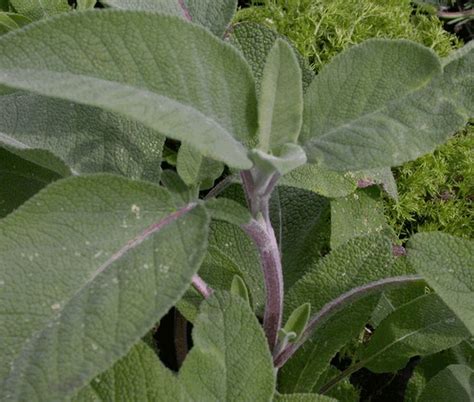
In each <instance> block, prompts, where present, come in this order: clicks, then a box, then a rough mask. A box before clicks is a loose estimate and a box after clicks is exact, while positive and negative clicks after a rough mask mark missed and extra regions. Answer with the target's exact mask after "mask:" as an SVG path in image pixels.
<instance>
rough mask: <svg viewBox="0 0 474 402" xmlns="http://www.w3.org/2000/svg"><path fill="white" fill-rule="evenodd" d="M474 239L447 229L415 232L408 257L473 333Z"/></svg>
mask: <svg viewBox="0 0 474 402" xmlns="http://www.w3.org/2000/svg"><path fill="white" fill-rule="evenodd" d="M473 256H474V242H473V241H472V240H469V239H461V238H456V237H454V236H451V235H448V234H446V233H436V232H434V233H417V234H416V235H414V236H413V237H412V238H411V239H410V241H409V243H408V258H409V260H410V263H411V264H412V265H413V267H414V268H415V269H416V271H418V272H419V273H420V274H421V275H423V277H424V278H425V280H426V281H427V282H428V284H429V285H430V286H431V287H432V288H433V289H434V290H435V291H436V292H437V293H438V294H439V296H440V297H441V298H442V299H443V301H444V302H445V303H446V304H447V305H448V306H449V307H450V308H451V309H452V310H453V311H454V312H455V313H456V314H457V316H458V317H459V318H460V319H461V321H462V322H463V323H464V324H465V325H466V327H467V328H468V329H469V330H470V331H471V333H472V334H474V260H473Z"/></svg>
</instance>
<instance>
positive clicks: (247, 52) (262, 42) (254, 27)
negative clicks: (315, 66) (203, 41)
mask: <svg viewBox="0 0 474 402" xmlns="http://www.w3.org/2000/svg"><path fill="white" fill-rule="evenodd" d="M277 39H282V40H285V41H287V42H288V43H289V44H290V46H292V47H293V45H292V44H291V43H290V42H289V41H288V39H287V38H286V37H284V36H282V35H280V34H278V33H277V32H276V31H272V30H271V29H269V28H267V27H265V26H263V25H260V24H255V23H252V22H243V23H239V24H235V25H233V26H232V29H231V30H230V33H229V40H230V43H232V44H233V45H234V46H235V47H236V48H237V49H239V50H240V51H241V52H242V54H243V55H244V57H245V59H246V60H247V62H248V63H249V64H250V67H251V68H252V71H253V74H254V77H255V81H256V84H257V89H258V90H259V89H260V85H261V81H262V77H263V69H264V66H265V61H266V59H267V55H268V53H269V52H270V49H271V48H272V46H273V45H274V43H275V41H276V40H277ZM293 51H294V52H295V54H296V57H297V58H298V63H299V65H300V68H301V71H302V80H303V90H305V89H306V88H307V87H308V86H309V84H310V82H311V81H312V80H313V78H314V72H313V71H312V70H311V69H310V68H309V67H308V65H307V62H306V60H305V59H304V57H303V56H301V54H300V53H299V52H298V51H297V50H296V49H295V48H294V47H293Z"/></svg>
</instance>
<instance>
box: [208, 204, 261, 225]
mask: <svg viewBox="0 0 474 402" xmlns="http://www.w3.org/2000/svg"><path fill="white" fill-rule="evenodd" d="M206 208H207V210H208V211H209V213H210V215H211V217H212V219H217V220H221V221H224V222H228V223H232V224H234V225H237V226H241V225H245V224H246V223H249V222H250V220H251V219H252V215H250V212H249V210H248V209H247V208H245V207H243V206H242V205H241V204H239V203H238V202H236V201H233V200H230V199H228V198H224V197H219V198H213V199H210V200H208V201H206Z"/></svg>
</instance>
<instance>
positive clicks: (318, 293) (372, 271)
mask: <svg viewBox="0 0 474 402" xmlns="http://www.w3.org/2000/svg"><path fill="white" fill-rule="evenodd" d="M393 261H394V260H393V256H392V247H391V244H390V242H389V240H388V239H386V238H384V237H382V236H376V235H372V236H365V237H357V238H354V239H351V240H349V241H348V242H347V243H345V244H344V245H342V246H341V247H339V248H337V249H336V250H334V251H332V252H331V253H330V254H328V255H327V256H326V257H324V258H323V259H321V260H320V261H319V262H318V263H317V264H314V265H312V267H311V269H310V270H309V271H308V273H307V274H306V275H305V276H303V277H302V278H301V279H300V280H299V281H298V282H296V283H295V284H294V285H293V286H292V287H291V288H290V289H289V291H288V293H287V295H286V301H285V312H286V316H287V315H288V314H289V312H291V311H292V310H293V309H295V308H296V307H298V306H299V305H301V304H302V303H306V302H307V303H310V304H311V308H312V310H313V311H315V312H317V311H319V310H320V309H321V308H322V307H323V306H324V305H325V304H326V303H328V302H330V301H331V300H333V299H335V298H336V297H338V296H340V295H341V294H343V293H344V292H347V291H349V290H351V289H353V288H354V287H357V286H361V285H363V284H365V283H368V282H371V281H375V280H378V279H382V278H387V277H390V276H397V275H398V274H399V272H398V269H399V267H398V266H396V265H395V264H393ZM376 302H377V297H376V296H369V297H367V298H365V299H362V300H360V301H358V302H355V303H353V304H351V305H350V306H347V308H346V309H344V310H342V311H341V312H339V313H337V314H335V315H334V317H332V318H330V319H329V320H328V321H327V322H326V323H324V324H323V325H322V326H321V327H320V328H319V329H317V330H316V331H315V332H314V333H313V335H312V337H311V338H310V339H309V340H308V341H307V342H306V343H305V344H304V345H303V347H301V348H300V349H299V350H298V351H297V352H296V354H295V355H294V357H293V358H291V359H290V360H289V361H288V362H287V363H286V364H285V365H284V366H283V367H282V369H281V371H280V377H279V384H280V388H279V389H280V391H281V392H288V393H289V392H311V391H313V390H314V389H313V387H314V386H315V385H316V384H317V381H318V377H319V376H320V375H321V374H322V372H323V371H324V370H325V369H326V368H327V367H328V365H329V363H330V361H331V359H332V358H333V357H334V355H335V354H336V353H337V352H338V351H339V350H340V349H341V347H342V346H344V345H345V344H346V343H347V342H349V341H350V340H351V339H352V338H353V337H355V336H357V335H358V334H359V333H360V331H361V330H362V329H363V327H364V325H365V324H366V323H367V321H368V318H369V316H370V313H371V312H372V310H373V308H374V307H375V305H376Z"/></svg>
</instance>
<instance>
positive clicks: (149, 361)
mask: <svg viewBox="0 0 474 402" xmlns="http://www.w3.org/2000/svg"><path fill="white" fill-rule="evenodd" d="M171 397H172V398H174V399H173V400H175V401H182V400H184V397H185V393H184V389H183V387H182V386H181V385H180V384H179V382H178V380H177V378H176V376H175V375H174V373H173V372H171V371H170V370H168V369H167V368H166V367H164V366H163V364H162V363H161V362H160V360H159V358H158V356H157V355H156V353H155V352H154V351H153V350H152V349H151V348H150V347H149V346H148V345H147V344H146V343H145V342H143V341H140V342H138V343H137V344H136V345H135V346H134V347H133V348H132V349H131V350H130V351H129V352H128V353H127V355H126V356H125V357H123V358H122V359H120V360H119V361H118V362H116V363H115V364H114V366H113V367H112V368H111V369H109V370H107V371H106V372H105V373H103V374H100V375H99V376H98V377H96V378H95V379H94V380H93V381H91V383H90V384H89V385H88V386H86V387H84V388H82V389H81V391H80V392H79V393H78V394H77V395H76V396H74V397H73V398H72V402H92V401H94V402H96V401H97V402H99V401H101V402H105V401H166V400H170V398H171Z"/></svg>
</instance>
